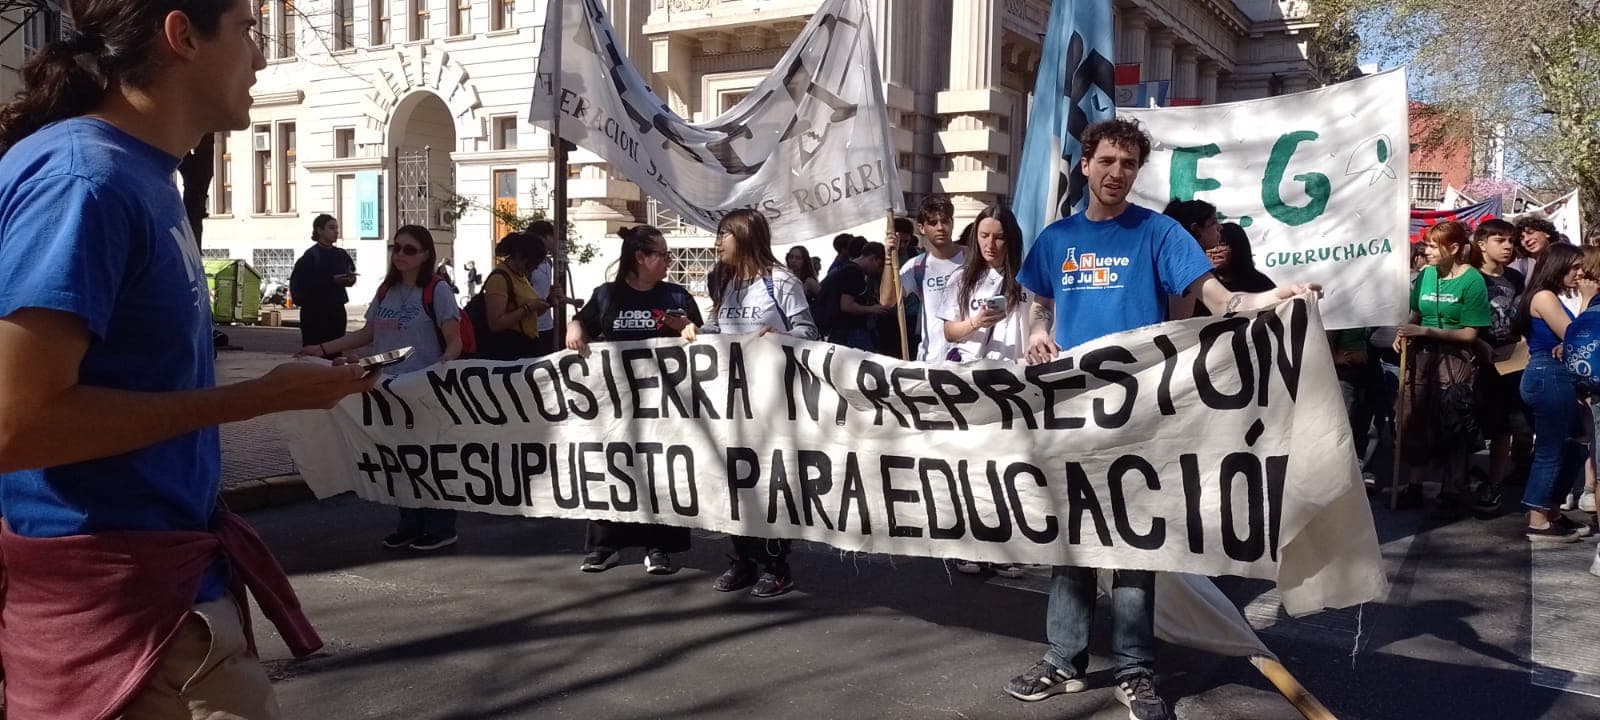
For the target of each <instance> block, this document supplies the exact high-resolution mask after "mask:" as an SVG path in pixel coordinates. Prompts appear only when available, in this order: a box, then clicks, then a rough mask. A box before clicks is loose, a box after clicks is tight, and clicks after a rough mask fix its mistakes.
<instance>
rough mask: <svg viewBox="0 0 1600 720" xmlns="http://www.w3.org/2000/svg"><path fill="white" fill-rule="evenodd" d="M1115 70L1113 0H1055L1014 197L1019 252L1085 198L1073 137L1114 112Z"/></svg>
mask: <svg viewBox="0 0 1600 720" xmlns="http://www.w3.org/2000/svg"><path fill="white" fill-rule="evenodd" d="M1115 75H1116V66H1115V64H1114V61H1113V56H1112V39H1111V0H1055V2H1054V3H1052V4H1051V8H1050V28H1049V31H1048V32H1047V33H1046V34H1045V37H1044V59H1043V60H1041V61H1040V63H1039V79H1038V80H1037V81H1036V82H1035V83H1034V86H1033V108H1032V110H1030V111H1029V112H1028V134H1027V137H1025V138H1024V139H1023V143H1022V162H1021V164H1020V165H1019V166H1018V167H1017V191H1016V193H1015V195H1014V197H1015V198H1016V200H1015V201H1014V202H1013V203H1012V211H1013V212H1015V213H1016V216H1017V222H1019V223H1021V225H1022V236H1023V240H1024V242H1023V249H1022V251H1023V256H1024V257H1026V256H1027V253H1028V251H1029V250H1031V249H1033V241H1034V240H1035V239H1036V238H1038V237H1039V232H1040V231H1042V230H1044V228H1045V226H1046V225H1049V224H1050V223H1052V222H1055V221H1056V220H1059V219H1061V218H1063V217H1066V216H1067V215H1071V214H1072V213H1074V212H1081V211H1082V210H1083V209H1084V208H1086V207H1088V205H1089V193H1088V187H1087V181H1086V180H1085V178H1084V176H1083V170H1082V166H1081V164H1080V156H1081V155H1082V149H1083V146H1082V145H1081V144H1080V143H1079V142H1078V137H1079V136H1080V135H1082V134H1083V130H1084V128H1087V127H1089V125H1091V124H1093V123H1096V122H1099V121H1101V120H1108V119H1110V118H1111V117H1113V115H1114V114H1115V108H1116V101H1115V98H1116V94H1115V93H1116V76H1115Z"/></svg>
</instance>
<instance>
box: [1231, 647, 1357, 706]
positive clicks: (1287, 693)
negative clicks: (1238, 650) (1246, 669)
mask: <svg viewBox="0 0 1600 720" xmlns="http://www.w3.org/2000/svg"><path fill="white" fill-rule="evenodd" d="M1250 664H1251V665H1254V666H1256V669H1257V670H1260V671H1261V674H1262V675H1264V676H1266V678H1267V682H1270V683H1272V686H1273V687H1275V688H1277V689H1278V692H1279V693H1282V694H1283V698H1284V699H1285V700H1288V701H1289V704H1290V705H1293V706H1294V709H1296V710H1299V711H1300V714H1301V715H1304V716H1305V718H1306V720H1337V718H1335V717H1334V714H1333V713H1332V712H1331V711H1329V710H1328V708H1327V707H1326V706H1324V705H1323V704H1322V703H1321V702H1319V701H1318V700H1317V698H1316V697H1315V696H1313V695H1312V694H1311V691H1310V690H1307V689H1305V686H1303V685H1301V684H1300V681H1299V680H1296V679H1294V676H1293V675H1290V674H1289V670H1288V669H1287V668H1285V667H1284V666H1283V663H1280V662H1278V661H1277V660H1274V659H1272V658H1269V657H1265V656H1261V655H1255V656H1252V657H1251V658H1250Z"/></svg>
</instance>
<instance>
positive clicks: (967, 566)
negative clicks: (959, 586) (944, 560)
mask: <svg viewBox="0 0 1600 720" xmlns="http://www.w3.org/2000/svg"><path fill="white" fill-rule="evenodd" d="M956 572H958V573H961V574H962V575H977V574H979V573H982V572H983V566H982V565H980V564H978V563H975V562H973V561H971V560H957V561H956Z"/></svg>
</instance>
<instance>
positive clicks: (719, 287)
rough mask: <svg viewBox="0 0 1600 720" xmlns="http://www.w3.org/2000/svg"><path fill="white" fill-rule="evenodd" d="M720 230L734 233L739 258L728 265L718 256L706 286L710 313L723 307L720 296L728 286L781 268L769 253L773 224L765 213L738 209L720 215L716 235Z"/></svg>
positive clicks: (770, 251) (730, 233)
mask: <svg viewBox="0 0 1600 720" xmlns="http://www.w3.org/2000/svg"><path fill="white" fill-rule="evenodd" d="M723 233H728V234H729V235H732V236H733V242H734V245H733V247H734V256H735V257H736V258H738V259H737V260H735V261H734V262H733V264H731V265H730V264H728V263H724V262H722V261H721V260H720V259H719V260H718V261H717V266H716V268H714V269H713V270H712V271H711V275H710V276H709V278H708V279H709V280H710V282H709V283H708V285H709V286H710V287H709V288H707V289H708V290H710V292H711V305H712V308H713V312H715V310H716V309H720V308H721V307H722V296H723V294H724V293H725V292H726V291H727V289H728V286H729V285H731V284H733V283H738V282H750V281H752V280H755V279H756V278H759V277H763V276H766V275H770V274H771V273H772V269H773V268H779V267H783V266H782V265H781V264H779V263H778V258H776V257H774V256H773V254H772V227H771V226H769V225H767V218H766V216H765V215H762V214H761V213H759V212H756V211H755V210H751V209H749V208H739V209H738V210H735V211H733V212H731V213H728V214H727V215H724V216H722V221H721V222H719V223H717V234H718V235H721V234H723Z"/></svg>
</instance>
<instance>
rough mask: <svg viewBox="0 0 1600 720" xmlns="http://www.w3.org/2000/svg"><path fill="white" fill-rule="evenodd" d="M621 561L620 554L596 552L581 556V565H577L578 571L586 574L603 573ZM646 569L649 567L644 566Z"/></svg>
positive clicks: (603, 551) (610, 551)
mask: <svg viewBox="0 0 1600 720" xmlns="http://www.w3.org/2000/svg"><path fill="white" fill-rule="evenodd" d="M621 561H622V553H619V552H617V551H615V550H596V551H594V552H592V553H589V554H588V555H585V556H583V564H582V565H579V566H578V569H579V570H582V571H584V572H586V573H597V572H605V571H607V570H610V569H611V568H614V567H616V566H617V563H619V562H621ZM646 569H647V570H648V569H649V567H648V566H646Z"/></svg>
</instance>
